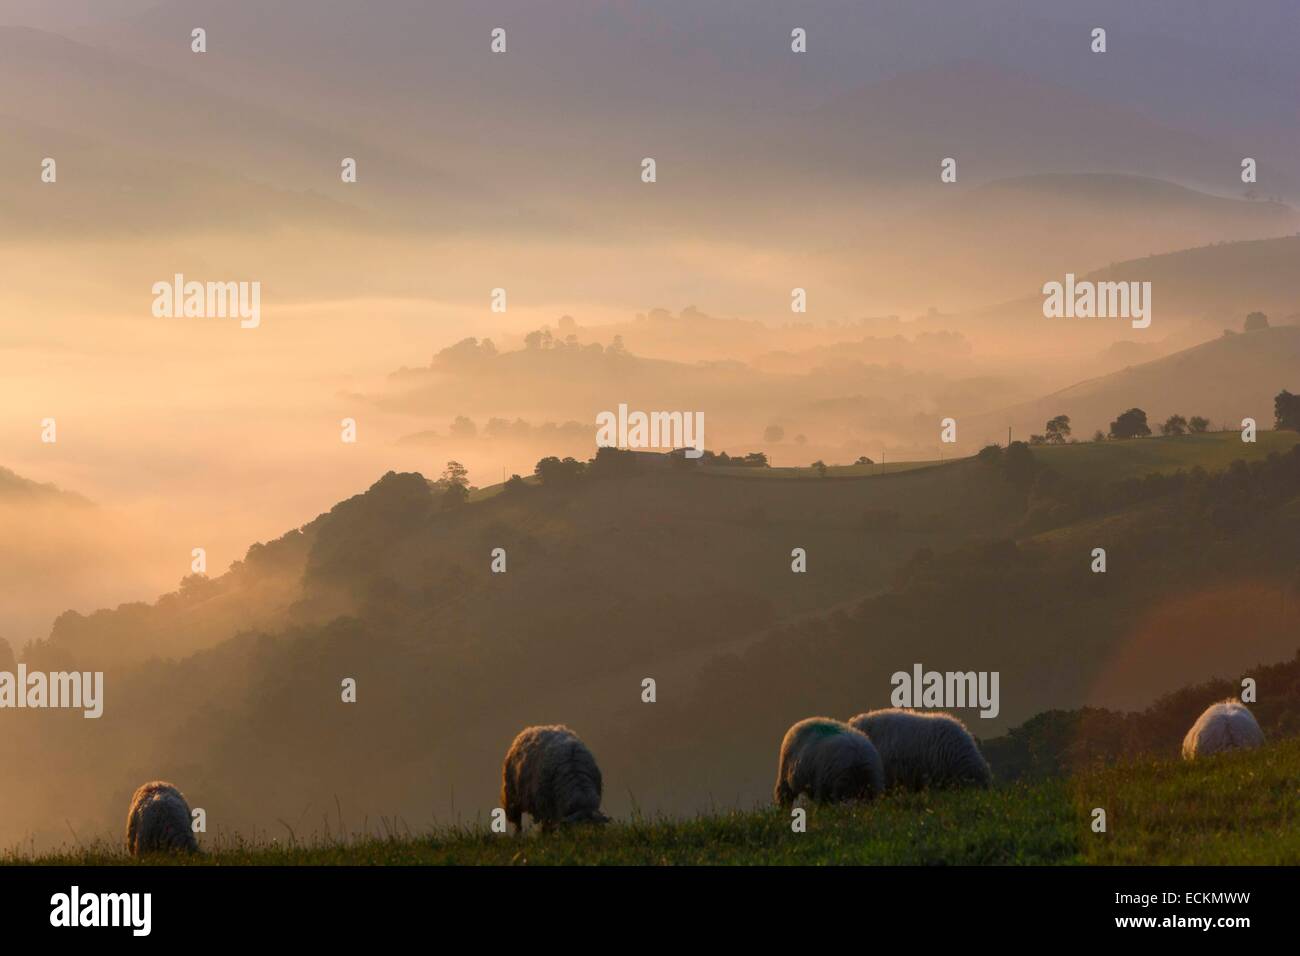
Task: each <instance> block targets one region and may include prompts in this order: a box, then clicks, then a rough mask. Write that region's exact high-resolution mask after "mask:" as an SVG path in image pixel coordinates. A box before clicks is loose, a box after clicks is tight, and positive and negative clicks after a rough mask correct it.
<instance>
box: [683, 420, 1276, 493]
mask: <svg viewBox="0 0 1300 956" xmlns="http://www.w3.org/2000/svg"><path fill="white" fill-rule="evenodd" d="M1256 439H1257V440H1256V441H1255V442H1254V443H1247V442H1243V441H1242V440H1241V433H1240V432H1239V431H1228V432H1207V433H1205V434H1202V435H1182V436H1179V437H1176V438H1163V437H1162V438H1138V439H1132V440H1130V441H1106V442H1092V441H1080V442H1078V443H1076V444H1073V445H1035V446H1033V452H1034V457H1035V458H1037V459H1038V460H1039V461H1041V462H1043V464H1046V465H1050V466H1051V467H1052V468H1055V469H1056V470H1057V471H1059V472H1061V473H1062V474H1063V475H1067V476H1069V477H1071V478H1076V479H1079V480H1093V479H1097V480H1105V481H1120V480H1122V479H1124V478H1141V477H1142V476H1144V475H1148V474H1151V473H1152V472H1161V473H1165V474H1171V473H1173V472H1175V471H1178V470H1179V469H1180V468H1181V469H1191V468H1193V467H1195V466H1196V465H1200V466H1201V467H1202V468H1204V469H1205V470H1206V471H1221V470H1223V469H1224V468H1227V467H1228V466H1229V465H1230V464H1232V462H1233V461H1235V460H1236V459H1238V458H1241V459H1244V460H1245V461H1254V460H1256V459H1263V458H1267V457H1268V456H1269V455H1270V454H1272V453H1273V452H1277V453H1279V454H1282V453H1284V452H1288V451H1290V450H1291V448H1292V446H1294V445H1296V444H1300V432H1292V431H1260V432H1258V433H1257V435H1256ZM959 460H961V459H958V458H946V459H941V460H940V459H936V460H929V461H897V462H886V463H885V464H883V465H881V464H875V465H828V466H827V468H826V476H827V477H828V478H869V477H872V476H875V475H882V474H884V475H892V474H897V473H901V472H908V471H917V470H918V469H923V468H933V467H937V466H940V465H944V464H947V463H950V462H953V461H959ZM708 472H709V473H710V474H717V475H727V476H735V477H743V478H818V477H820V475H819V474H818V472H817V469H815V468H812V467H811V466H809V467H799V468H745V467H741V466H734V467H733V466H726V467H717V466H714V467H710V468H709V469H708Z"/></svg>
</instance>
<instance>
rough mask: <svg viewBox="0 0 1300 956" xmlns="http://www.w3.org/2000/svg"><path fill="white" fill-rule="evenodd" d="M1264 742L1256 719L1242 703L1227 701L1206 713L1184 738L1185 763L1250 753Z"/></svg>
mask: <svg viewBox="0 0 1300 956" xmlns="http://www.w3.org/2000/svg"><path fill="white" fill-rule="evenodd" d="M1263 742H1264V731H1262V730H1260V727H1259V723H1258V722H1257V721H1256V720H1255V715H1254V714H1252V713H1251V712H1250V710H1249V709H1247V708H1246V706H1245V705H1244V704H1242V703H1241V702H1240V701H1236V700H1233V699H1232V698H1228V699H1227V700H1225V701H1222V702H1220V703H1217V704H1211V705H1210V706H1209V707H1207V708H1206V709H1205V712H1204V713H1203V714H1201V716H1200V717H1197V718H1196V723H1194V724H1192V729H1191V730H1189V731H1187V736H1186V737H1184V738H1183V759H1184V760H1195V759H1196V758H1197V757H1207V756H1209V755H1210V754H1217V753H1223V752H1224V751H1225V750H1248V749H1250V748H1251V747H1258V746H1259V745H1260V744H1262V743H1263Z"/></svg>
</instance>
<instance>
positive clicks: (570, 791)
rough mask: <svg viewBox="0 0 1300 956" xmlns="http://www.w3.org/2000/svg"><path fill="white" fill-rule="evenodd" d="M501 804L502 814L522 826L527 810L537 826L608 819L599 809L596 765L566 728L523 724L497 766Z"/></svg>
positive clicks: (592, 757) (546, 828) (543, 827)
mask: <svg viewBox="0 0 1300 956" xmlns="http://www.w3.org/2000/svg"><path fill="white" fill-rule="evenodd" d="M501 805H502V807H504V808H505V811H506V819H507V820H509V821H510V822H511V823H513V824H514V826H515V832H519V831H520V830H521V829H522V828H523V817H524V814H525V813H527V814H530V815H531V816H532V818H533V821H534V822H535V823H538V824H540V825H541V827H542V829H544V830H549V829H550V828H551V827H553V826H554V825H555V824H557V823H608V822H609V817H607V816H605V814H603V813H601V812H600V767H598V766H596V758H595V757H594V756H592V753H591V751H590V750H588V749H587V745H586V744H584V743H583V742H582V741H581V740H580V739H579V738H578V735H577V734H575V733H574V732H573V731H572V730H570V729H569V728H568V727H564V726H561V725H559V724H556V725H553V726H549V727H527V728H525V729H524V730H522V731H520V732H519V736H517V737H516V738H515V739H514V743H512V744H511V745H510V750H509V751H507V752H506V759H505V762H504V763H502V765H501Z"/></svg>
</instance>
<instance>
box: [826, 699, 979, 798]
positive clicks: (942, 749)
mask: <svg viewBox="0 0 1300 956" xmlns="http://www.w3.org/2000/svg"><path fill="white" fill-rule="evenodd" d="M849 725H850V726H851V727H854V728H855V729H857V730H860V731H862V733H864V734H866V735H867V736H868V737H870V738H871V742H872V743H873V744H875V745H876V750H878V751H879V752H880V759H881V760H882V761H883V762H884V765H885V785H886V787H889V788H891V789H892V788H893V787H902V788H904V789H907V790H923V789H926V788H927V787H932V788H934V789H945V788H949V787H962V786H976V787H987V786H989V785H990V784H992V782H993V772H992V771H991V770H990V769H989V765H988V763H987V762H986V761H985V760H984V755H983V754H981V753H980V749H979V746H978V745H977V744H976V743H975V738H974V737H972V736H971V735H970V731H968V730H967V729H966V727H965V726H964V725H963V724H962V722H961V721H960V720H958V719H957V718H956V717H953V716H952V715H951V714H937V713H936V714H925V713H918V712H916V711H913V710H902V709H899V708H888V709H885V710H873V711H870V712H868V713H865V714H858V716H856V717H854V718H853V719H852V720H850V721H849Z"/></svg>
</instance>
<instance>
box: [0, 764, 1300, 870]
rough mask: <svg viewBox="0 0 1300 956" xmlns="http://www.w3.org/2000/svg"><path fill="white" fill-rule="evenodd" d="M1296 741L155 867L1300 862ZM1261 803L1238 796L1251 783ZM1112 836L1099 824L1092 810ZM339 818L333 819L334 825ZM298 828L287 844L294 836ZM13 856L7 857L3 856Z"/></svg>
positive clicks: (273, 847) (99, 857)
mask: <svg viewBox="0 0 1300 956" xmlns="http://www.w3.org/2000/svg"><path fill="white" fill-rule="evenodd" d="M1297 777H1300V740H1296V739H1291V740H1287V741H1283V742H1280V743H1275V744H1271V745H1269V746H1266V747H1265V748H1263V749H1262V750H1258V751H1254V752H1242V753H1236V754H1227V755H1224V756H1221V757H1217V758H1214V759H1211V760H1203V761H1198V762H1196V763H1194V764H1188V763H1184V762H1182V761H1181V760H1163V761H1146V762H1142V763H1130V764H1123V765H1118V766H1115V767H1111V768H1108V769H1105V770H1100V771H1093V772H1090V773H1087V774H1083V775H1081V776H1079V777H1076V778H1074V779H1072V780H1070V781H1068V782H1064V781H1045V782H1039V783H1034V784H1018V785H1011V786H1003V787H998V788H996V789H994V790H992V791H988V792H981V791H964V792H949V793H941V792H938V793H923V794H891V795H888V796H886V797H884V798H882V799H880V800H879V801H876V802H874V803H872V804H869V805H865V806H839V807H817V806H814V807H812V808H810V809H809V812H808V821H807V826H808V829H807V832H806V833H793V832H792V831H791V827H790V817H789V816H788V815H787V814H786V813H784V812H783V811H780V810H777V809H773V808H767V809H763V810H749V811H731V812H722V813H713V814H708V815H701V816H698V817H694V818H687V819H682V820H668V819H661V818H653V817H651V818H633V819H631V820H629V821H618V822H615V823H612V824H609V825H608V826H606V827H601V828H592V827H579V828H574V829H569V830H563V831H559V832H556V833H552V834H541V833H538V832H535V831H534V832H532V833H530V834H529V835H527V836H526V837H524V838H523V839H519V838H515V837H513V836H508V835H503V834H495V833H493V832H491V830H490V829H489V828H488V827H487V825H486V824H485V823H484V822H482V821H481V820H480V821H479V822H477V823H475V824H472V825H467V826H463V827H441V828H436V829H435V830H434V832H433V833H432V835H429V836H423V835H422V836H418V837H413V836H410V835H408V834H406V832H405V830H403V829H402V827H401V823H400V821H393V822H392V824H391V825H390V827H391V829H390V836H389V837H388V838H387V839H374V838H372V837H369V836H368V835H362V834H358V833H350V832H349V831H348V829H347V824H346V822H345V820H344V819H336V820H335V821H332V822H331V821H330V820H328V819H327V820H326V821H325V825H324V826H323V827H322V828H321V829H319V830H312V831H309V832H303V833H297V834H292V833H282V834H281V835H280V836H279V837H278V838H277V839H275V840H270V839H266V840H261V841H233V840H225V841H223V840H216V841H214V844H215V845H213V844H208V845H209V846H211V847H212V852H210V853H206V854H204V855H202V856H196V857H192V858H179V857H178V858H171V859H167V858H156V859H153V860H150V861H149V862H150V864H158V863H162V864H176V865H199V866H358V865H361V866H374V865H388V866H427V865H459V866H466V865H481V866H573V865H620V866H625V865H646V866H698V865H738V866H752V865H757V864H762V865H826V864H832V865H905V866H933V865H947V866H981V865H1008V864H1018V865H1025V864H1029V865H1046V864H1055V865H1061V864H1067V865H1081V864H1093V865H1096V864H1101V865H1112V864H1141V865H1159V864H1166V865H1167V864H1187V863H1196V864H1200V865H1230V864H1236V865H1242V864H1250V865H1292V866H1294V865H1296V864H1300V828H1298V827H1297V823H1300V816H1298V815H1297V814H1298V811H1297V809H1296V805H1295V801H1294V799H1293V791H1294V781H1295V780H1296V778H1297ZM1246 791H1248V792H1249V793H1250V794H1251V798H1250V800H1248V801H1243V799H1242V794H1243V792H1246ZM1097 806H1100V807H1104V808H1105V809H1106V810H1107V816H1108V831H1107V832H1106V833H1104V834H1098V833H1094V832H1092V830H1091V828H1090V823H1091V819H1092V817H1091V810H1092V808H1093V807H1097ZM333 824H336V826H335V825H333ZM285 837H288V839H285ZM0 860H3V858H0ZM3 861H4V862H16V863H24V862H30V863H38V864H42V865H82V864H89V865H115V864H116V865H121V864H128V863H133V864H136V865H138V863H136V861H131V860H129V858H127V857H125V856H124V855H122V853H121V852H120V851H119V850H116V849H115V848H112V847H108V846H96V845H93V844H92V845H90V846H86V847H82V848H79V849H71V850H68V849H65V850H64V851H62V852H60V853H57V854H51V855H48V856H41V857H37V858H34V859H30V858H23V857H18V858H13V859H10V860H3Z"/></svg>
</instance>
